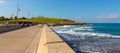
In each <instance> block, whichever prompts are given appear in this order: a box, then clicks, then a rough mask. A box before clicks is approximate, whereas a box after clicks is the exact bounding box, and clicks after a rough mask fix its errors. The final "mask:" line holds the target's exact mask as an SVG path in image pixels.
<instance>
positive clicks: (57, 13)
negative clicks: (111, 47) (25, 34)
mask: <svg viewBox="0 0 120 53" xmlns="http://www.w3.org/2000/svg"><path fill="white" fill-rule="evenodd" d="M17 3H19V9H20V12H19V16H20V17H22V16H25V17H28V12H29V13H30V16H31V17H34V16H45V17H54V18H64V19H71V20H74V21H77V22H88V23H120V0H0V16H5V17H11V16H16V11H17V10H16V6H17Z"/></svg>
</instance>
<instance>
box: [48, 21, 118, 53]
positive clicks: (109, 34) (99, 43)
mask: <svg viewBox="0 0 120 53" xmlns="http://www.w3.org/2000/svg"><path fill="white" fill-rule="evenodd" d="M50 28H51V29H52V30H53V31H54V32H55V33H56V34H57V35H58V36H59V37H61V38H62V39H63V40H64V41H65V42H66V43H67V44H68V45H69V46H70V47H71V48H72V49H73V50H74V51H76V53H120V23H88V24H86V25H64V26H50Z"/></svg>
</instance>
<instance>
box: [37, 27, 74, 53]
mask: <svg viewBox="0 0 120 53" xmlns="http://www.w3.org/2000/svg"><path fill="white" fill-rule="evenodd" d="M36 53H75V51H73V50H72V49H71V48H70V47H69V46H68V45H67V44H66V43H65V42H64V41H63V40H62V39H61V38H60V37H59V36H57V34H55V33H54V32H53V31H52V30H51V29H50V28H48V27H47V26H46V25H45V26H44V27H43V29H42V31H41V38H40V41H39V44H38V48H37V51H36Z"/></svg>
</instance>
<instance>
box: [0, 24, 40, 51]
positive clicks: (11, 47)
mask: <svg viewBox="0 0 120 53" xmlns="http://www.w3.org/2000/svg"><path fill="white" fill-rule="evenodd" d="M40 29H41V27H39V26H38V25H37V26H31V27H27V28H23V29H18V30H14V31H10V32H7V33H2V34H0V53H25V52H26V53H28V52H34V51H33V50H35V49H36V46H37V44H38V42H37V40H36V38H40V37H39V36H40ZM37 34H39V35H37ZM34 40H35V41H34ZM38 40H39V39H38Z"/></svg>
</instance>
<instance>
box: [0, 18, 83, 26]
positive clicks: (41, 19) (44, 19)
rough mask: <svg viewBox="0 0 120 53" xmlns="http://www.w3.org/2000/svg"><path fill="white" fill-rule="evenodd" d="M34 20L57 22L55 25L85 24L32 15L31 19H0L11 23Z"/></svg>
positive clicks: (38, 22)
mask: <svg viewBox="0 0 120 53" xmlns="http://www.w3.org/2000/svg"><path fill="white" fill-rule="evenodd" d="M25 21H26V22H28V21H29V22H33V23H36V24H49V25H50V24H55V25H64V24H83V23H76V22H75V21H72V20H69V19H60V18H44V17H32V18H30V19H20V20H7V21H0V23H7V22H8V23H9V24H17V23H18V22H25Z"/></svg>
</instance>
